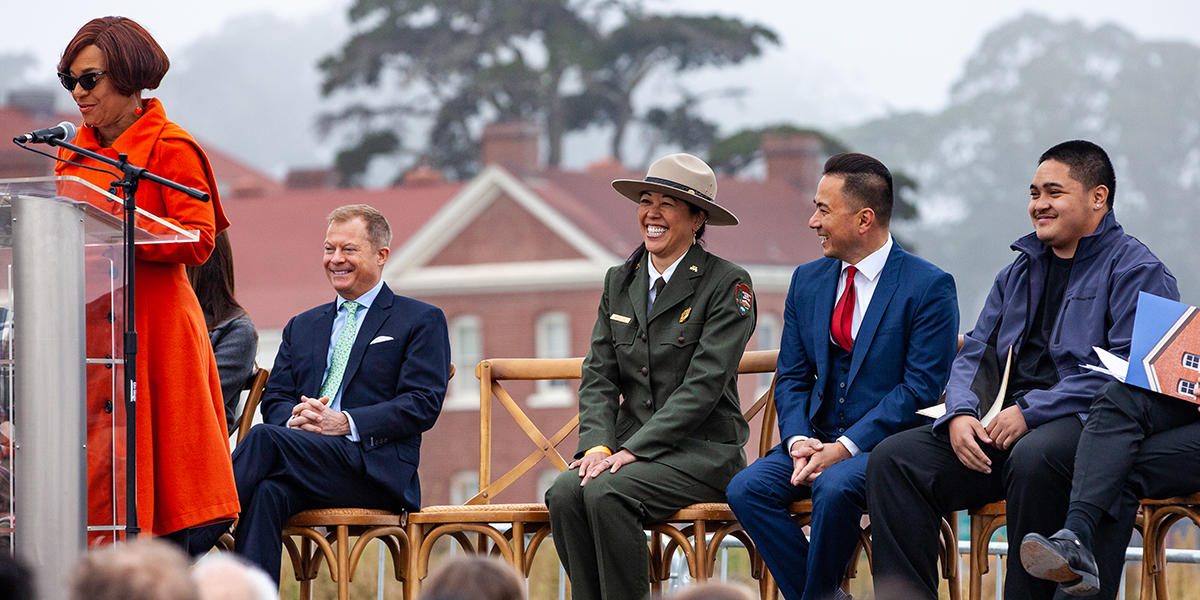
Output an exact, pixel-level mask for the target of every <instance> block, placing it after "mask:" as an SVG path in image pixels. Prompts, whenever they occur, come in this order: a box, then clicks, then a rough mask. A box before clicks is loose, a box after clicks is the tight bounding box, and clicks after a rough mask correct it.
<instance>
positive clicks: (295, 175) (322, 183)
mask: <svg viewBox="0 0 1200 600" xmlns="http://www.w3.org/2000/svg"><path fill="white" fill-rule="evenodd" d="M283 184H284V185H285V186H286V187H288V188H289V189H295V190H303V189H318V188H334V187H337V184H338V172H337V169H333V168H329V167H318V168H315V169H292V170H290V171H288V174H287V177H285V178H284V180H283Z"/></svg>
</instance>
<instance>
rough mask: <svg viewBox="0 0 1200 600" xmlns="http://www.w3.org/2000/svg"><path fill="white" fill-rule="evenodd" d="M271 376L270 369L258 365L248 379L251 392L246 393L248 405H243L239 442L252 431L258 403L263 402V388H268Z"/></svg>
mask: <svg viewBox="0 0 1200 600" xmlns="http://www.w3.org/2000/svg"><path fill="white" fill-rule="evenodd" d="M270 377H271V370H270V369H264V368H262V367H257V368H255V369H254V374H253V375H251V376H250V378H249V379H247V380H246V389H247V390H250V393H249V394H247V395H246V405H245V406H243V407H242V418H241V420H239V421H238V432H237V441H238V443H239V444H240V443H242V439H243V438H245V437H246V434H247V433H248V432H249V431H250V426H251V425H253V424H254V415H255V413H257V412H258V403H259V402H262V396H263V390H265V389H267V379H268V378H270Z"/></svg>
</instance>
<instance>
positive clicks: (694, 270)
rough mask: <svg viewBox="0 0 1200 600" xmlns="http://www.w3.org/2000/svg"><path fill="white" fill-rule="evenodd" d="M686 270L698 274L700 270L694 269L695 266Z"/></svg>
mask: <svg viewBox="0 0 1200 600" xmlns="http://www.w3.org/2000/svg"><path fill="white" fill-rule="evenodd" d="M688 270H689V271H691V272H693V273H699V272H700V269H697V268H696V265H692V266H690V267H688Z"/></svg>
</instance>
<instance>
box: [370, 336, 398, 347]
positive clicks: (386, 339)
mask: <svg viewBox="0 0 1200 600" xmlns="http://www.w3.org/2000/svg"><path fill="white" fill-rule="evenodd" d="M393 339H395V338H393V337H392V336H390V335H381V336H379V337H377V338H375V339H373V340H371V344H378V343H380V342H390V341H392V340H393ZM371 344H367V345H368V346H370V345H371Z"/></svg>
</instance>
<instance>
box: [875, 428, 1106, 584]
mask: <svg viewBox="0 0 1200 600" xmlns="http://www.w3.org/2000/svg"><path fill="white" fill-rule="evenodd" d="M931 427H932V426H929V425H926V426H924V427H919V428H917V429H911V430H909V431H905V432H901V433H898V434H896V435H893V436H891V437H889V438H887V439H885V440H884V441H883V442H881V443H880V444H879V445H878V446H876V447H875V450H874V451H873V452H871V458H870V460H869V461H868V463H867V503H868V507H869V509H870V513H871V540H872V541H871V545H872V549H873V555H872V572H873V573H872V575H873V578H874V582H875V594H876V598H880V599H887V598H897V599H899V598H904V599H908V598H937V588H938V570H937V549H938V535H939V526H940V520H941V517H942V515H945V514H946V513H948V512H951V511H955V510H963V509H966V508H971V507H976V506H981V505H983V504H987V503H988V502H995V501H998V500H1006V501H1007V503H1008V514H1007V518H1008V521H1007V526H1008V548H1009V553H1008V566H1007V569H1006V571H1005V573H1006V574H1007V577H1006V579H1005V582H1004V597H1005V598H1008V599H1009V600H1031V599H1032V600H1036V599H1040V598H1051V597H1053V596H1054V593H1055V586H1056V584H1055V583H1053V582H1048V581H1043V580H1041V579H1037V578H1034V577H1030V576H1029V574H1028V573H1026V572H1025V569H1024V568H1022V567H1021V560H1020V554H1019V548H1020V545H1021V538H1022V537H1023V536H1024V535H1025V534H1026V533H1029V532H1031V531H1038V532H1040V531H1054V530H1056V528H1058V527H1060V526H1061V525H1062V522H1063V519H1064V518H1065V516H1066V512H1067V503H1068V500H1069V497H1070V492H1071V471H1072V466H1073V464H1074V462H1075V448H1076V445H1077V443H1078V441H1079V434H1080V432H1081V431H1082V429H1083V425H1082V423H1080V421H1079V419H1078V418H1077V417H1075V416H1068V417H1062V418H1059V419H1055V420H1053V421H1050V422H1048V423H1044V424H1042V425H1040V426H1038V427H1037V428H1035V429H1033V430H1031V431H1029V432H1028V433H1026V434H1025V436H1023V437H1022V438H1021V439H1019V440H1017V443H1015V444H1013V446H1012V447H1011V448H1010V449H1009V450H1007V451H1004V450H997V449H996V448H993V447H992V446H987V445H982V444H981V446H982V448H983V450H984V452H985V453H986V454H987V456H988V457H989V458H990V459H991V461H992V472H991V473H988V474H984V473H980V472H978V471H973V470H971V469H968V468H967V467H965V466H963V464H962V462H960V461H959V460H958V457H957V456H956V455H955V454H954V450H953V448H951V446H950V440H949V438H947V437H946V436H945V435H942V434H940V433H939V434H936V435H935V434H933V433H932V429H931ZM986 542H987V541H986V540H972V543H977V544H982V543H986Z"/></svg>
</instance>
